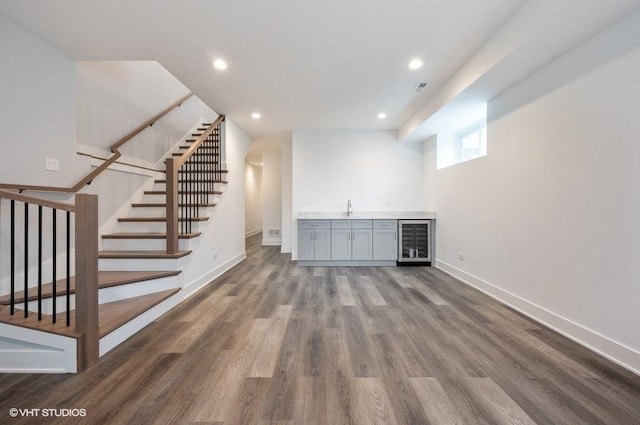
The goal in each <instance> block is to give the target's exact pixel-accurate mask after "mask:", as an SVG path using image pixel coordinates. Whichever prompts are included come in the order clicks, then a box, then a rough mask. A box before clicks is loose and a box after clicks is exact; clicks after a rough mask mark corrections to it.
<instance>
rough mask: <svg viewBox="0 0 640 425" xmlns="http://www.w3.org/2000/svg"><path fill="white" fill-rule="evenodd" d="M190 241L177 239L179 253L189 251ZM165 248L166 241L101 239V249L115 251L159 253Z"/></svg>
mask: <svg viewBox="0 0 640 425" xmlns="http://www.w3.org/2000/svg"><path fill="white" fill-rule="evenodd" d="M190 240H191V239H179V240H178V248H179V249H180V250H181V251H186V250H188V249H189V246H190V243H189V241H190ZM166 248H167V241H166V239H103V240H102V249H104V250H115V251H126V250H128V251H159V250H163V249H166Z"/></svg>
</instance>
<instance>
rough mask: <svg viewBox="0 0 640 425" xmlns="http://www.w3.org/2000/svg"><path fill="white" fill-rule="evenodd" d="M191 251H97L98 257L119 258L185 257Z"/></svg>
mask: <svg viewBox="0 0 640 425" xmlns="http://www.w3.org/2000/svg"><path fill="white" fill-rule="evenodd" d="M189 254H191V251H178V252H177V253H175V254H167V253H166V252H165V251H116V250H107V251H100V252H98V258H120V259H127V258H130V259H163V258H167V259H175V258H182V257H186V256H187V255H189Z"/></svg>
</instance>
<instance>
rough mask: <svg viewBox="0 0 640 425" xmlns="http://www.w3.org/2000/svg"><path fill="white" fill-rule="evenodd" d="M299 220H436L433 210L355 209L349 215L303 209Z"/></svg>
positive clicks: (338, 212) (339, 212)
mask: <svg viewBox="0 0 640 425" xmlns="http://www.w3.org/2000/svg"><path fill="white" fill-rule="evenodd" d="M296 218H297V219H298V220H331V219H334V220H335V219H343V220H372V219H376V220H385V219H386V220H434V219H435V218H436V213H435V212H431V211H354V212H352V213H351V215H350V216H349V217H347V213H346V212H345V211H301V212H299V213H298V214H297V216H296Z"/></svg>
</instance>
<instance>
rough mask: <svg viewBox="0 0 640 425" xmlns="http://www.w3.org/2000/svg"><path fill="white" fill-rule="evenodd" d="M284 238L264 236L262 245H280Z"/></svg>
mask: <svg viewBox="0 0 640 425" xmlns="http://www.w3.org/2000/svg"><path fill="white" fill-rule="evenodd" d="M280 245H282V240H281V239H280V238H262V246H280Z"/></svg>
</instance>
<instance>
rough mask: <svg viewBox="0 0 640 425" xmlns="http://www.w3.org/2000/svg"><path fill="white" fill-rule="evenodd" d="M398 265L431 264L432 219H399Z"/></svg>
mask: <svg viewBox="0 0 640 425" xmlns="http://www.w3.org/2000/svg"><path fill="white" fill-rule="evenodd" d="M398 235H399V237H398V265H399V266H409V265H411V266H430V265H431V256H432V252H431V251H432V248H431V220H398Z"/></svg>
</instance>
